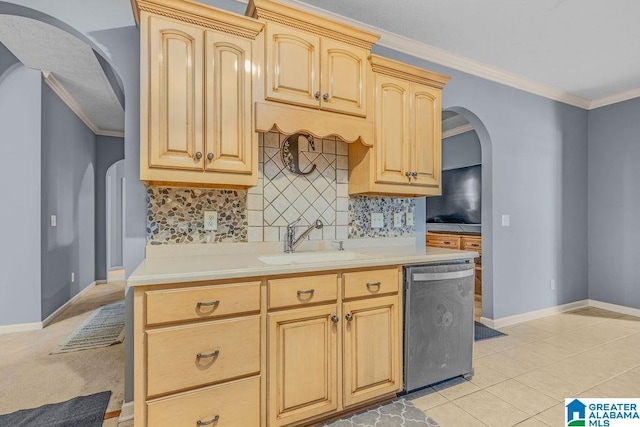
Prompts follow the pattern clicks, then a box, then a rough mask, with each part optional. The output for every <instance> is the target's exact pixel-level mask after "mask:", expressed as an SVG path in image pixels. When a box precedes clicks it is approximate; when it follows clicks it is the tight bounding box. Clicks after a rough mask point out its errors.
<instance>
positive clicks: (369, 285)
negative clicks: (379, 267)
mask: <svg viewBox="0 0 640 427" xmlns="http://www.w3.org/2000/svg"><path fill="white" fill-rule="evenodd" d="M381 284H382V283H380V282H368V283H367V289H369V290H370V291H371V292H377V291H379V290H380V285H381ZM371 288H377V289H376V290H375V291H374V290H372V289H371Z"/></svg>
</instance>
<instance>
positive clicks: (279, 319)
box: [268, 305, 338, 426]
mask: <svg viewBox="0 0 640 427" xmlns="http://www.w3.org/2000/svg"><path fill="white" fill-rule="evenodd" d="M335 314H336V306H335V305H329V306H322V307H317V308H304V309H300V310H287V311H284V312H280V313H275V314H274V313H270V314H269V315H268V316H269V336H268V348H269V350H268V358H269V362H268V366H269V368H268V376H269V378H268V384H269V385H268V412H269V416H268V418H269V425H270V426H280V425H285V424H289V423H293V422H295V421H299V420H302V419H305V418H309V417H313V416H315V415H319V414H323V413H325V412H330V411H333V410H335V409H336V408H337V406H338V405H337V351H338V348H337V338H336V337H337V326H336V324H335V323H333V322H332V321H331V317H332V316H334V315H335Z"/></svg>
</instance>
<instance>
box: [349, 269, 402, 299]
mask: <svg viewBox="0 0 640 427" xmlns="http://www.w3.org/2000/svg"><path fill="white" fill-rule="evenodd" d="M342 277H343V278H344V297H345V299H347V298H357V297H365V296H372V295H382V294H389V293H395V292H398V286H399V283H398V270H397V269H396V268H387V269H384V270H370V271H356V272H352V273H344V274H343V275H342Z"/></svg>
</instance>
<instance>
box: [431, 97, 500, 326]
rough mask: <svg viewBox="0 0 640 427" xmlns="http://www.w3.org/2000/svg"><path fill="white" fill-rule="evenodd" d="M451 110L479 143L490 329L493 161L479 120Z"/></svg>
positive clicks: (484, 309)
mask: <svg viewBox="0 0 640 427" xmlns="http://www.w3.org/2000/svg"><path fill="white" fill-rule="evenodd" d="M443 111H450V112H454V113H457V114H459V115H460V116H462V117H464V119H466V121H467V122H469V124H470V125H471V126H472V127H473V130H474V131H475V132H476V134H477V136H478V139H479V141H480V149H481V159H482V189H481V197H482V199H481V200H482V213H481V220H482V221H481V235H482V321H484V322H486V323H487V324H489V326H492V323H493V317H494V316H493V309H494V297H493V181H492V179H493V174H492V170H493V164H492V163H493V161H492V158H493V157H492V148H491V137H490V136H489V132H488V131H487V128H486V127H485V125H484V123H482V121H481V120H480V118H479V117H478V116H477V115H475V114H474V113H473V112H471V111H470V110H468V109H466V108H464V107H458V106H454V107H447V108H445V109H444V110H443Z"/></svg>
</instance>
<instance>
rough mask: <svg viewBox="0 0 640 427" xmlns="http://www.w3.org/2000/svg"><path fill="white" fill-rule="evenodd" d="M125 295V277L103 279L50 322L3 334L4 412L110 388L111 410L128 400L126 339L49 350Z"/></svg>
mask: <svg viewBox="0 0 640 427" xmlns="http://www.w3.org/2000/svg"><path fill="white" fill-rule="evenodd" d="M123 298H124V282H116V283H110V284H104V285H97V286H95V287H94V288H92V289H91V290H89V291H88V292H87V293H86V294H84V295H83V296H81V297H80V298H79V299H78V300H77V301H75V302H74V303H73V304H72V305H71V306H70V307H69V308H68V309H67V310H65V311H64V312H63V313H62V314H61V315H60V316H59V317H58V318H57V319H56V320H55V321H54V322H53V323H52V324H50V325H49V326H47V327H46V328H44V329H42V330H38V331H29V332H18V333H12V334H4V335H0V354H2V357H1V358H0V384H2V387H0V414H8V413H11V412H15V411H18V410H21V409H26V408H34V407H38V406H42V405H46V404H50V403H56V402H60V401H62V400H68V399H72V398H74V397H77V396H86V395H89V394H94V393H98V392H101V391H105V390H111V392H112V394H111V399H110V401H109V405H108V406H107V412H112V411H118V410H120V409H121V407H122V402H123V400H124V345H123V344H118V345H112V346H110V347H103V348H97V349H91V350H85V351H77V352H72V353H62V354H54V355H50V354H49V353H51V352H52V351H53V350H55V349H56V348H58V346H59V344H60V342H62V341H63V340H64V339H65V338H66V337H67V336H68V335H69V334H70V333H71V332H72V331H74V330H75V329H76V328H77V327H78V326H79V325H80V324H82V322H84V321H86V319H87V318H88V317H89V316H90V315H91V314H92V313H93V311H94V310H95V309H96V308H98V307H100V306H101V305H104V304H110V303H113V302H116V301H119V300H122V299H123ZM109 422H110V423H109V424H108V425H109V426H111V425H117V418H115V419H113V420H109ZM105 425H107V423H106V422H105Z"/></svg>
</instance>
